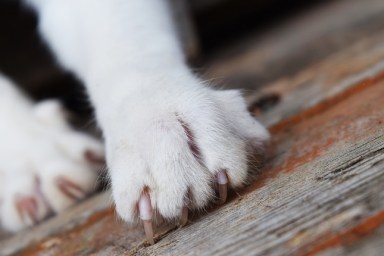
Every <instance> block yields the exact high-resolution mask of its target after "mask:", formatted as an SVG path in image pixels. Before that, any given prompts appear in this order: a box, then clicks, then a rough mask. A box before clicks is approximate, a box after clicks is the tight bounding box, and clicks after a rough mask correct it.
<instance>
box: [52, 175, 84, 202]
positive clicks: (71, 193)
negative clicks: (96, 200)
mask: <svg viewBox="0 0 384 256" xmlns="http://www.w3.org/2000/svg"><path fill="white" fill-rule="evenodd" d="M56 185H57V186H58V188H59V189H60V190H61V192H62V193H63V194H64V195H66V196H67V197H69V198H71V199H73V200H76V201H77V200H80V199H83V198H84V197H85V196H86V192H85V191H84V190H83V189H82V188H81V187H80V186H79V185H77V184H76V183H74V182H73V181H70V180H69V179H67V178H64V177H61V176H59V177H57V179H56Z"/></svg>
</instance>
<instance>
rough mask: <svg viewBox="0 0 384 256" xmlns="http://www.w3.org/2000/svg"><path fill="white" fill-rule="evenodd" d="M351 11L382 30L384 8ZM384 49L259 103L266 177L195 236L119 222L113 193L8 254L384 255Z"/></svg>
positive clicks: (198, 227) (284, 81)
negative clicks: (266, 138)
mask: <svg viewBox="0 0 384 256" xmlns="http://www.w3.org/2000/svg"><path fill="white" fill-rule="evenodd" d="M346 2H347V1H340V2H339V3H344V4H345V3H346ZM349 2H350V3H354V4H357V5H358V6H360V7H361V9H360V10H361V13H363V14H364V11H365V15H366V17H368V18H366V19H365V20H366V23H364V22H362V23H363V24H365V25H364V26H365V27H366V26H368V25H367V24H368V23H369V22H373V24H376V28H378V27H380V26H379V25H378V24H377V21H380V19H381V18H380V17H378V15H377V13H379V12H380V11H381V12H382V13H384V12H383V9H380V8H379V7H380V6H381V3H380V2H379V1H371V0H369V1H367V2H371V3H372V6H373V7H375V8H376V10H377V13H376V12H374V9H370V8H371V7H368V5H369V4H368V3H367V2H364V3H366V5H367V6H365V5H364V6H365V7H364V6H362V5H360V4H359V3H358V2H357V1H349ZM374 4H376V5H374ZM373 7H372V8H373ZM346 8H347V7H346ZM348 8H352V7H348ZM367 10H369V12H368V11H367ZM367 13H368V14H367ZM363 14H361V15H362V16H363ZM370 15H372V16H370ZM362 16H359V19H360V21H362V20H364V19H363V17H362ZM326 17H327V18H328V19H330V20H332V19H335V17H333V16H332V15H328V16H326ZM332 17H333V18H332ZM369 17H371V18H369ZM372 17H373V18H372ZM383 17H384V16H383ZM352 20H353V19H352ZM352 24H354V23H352ZM383 24H384V23H383ZM383 24H381V25H383ZM309 25H310V24H309ZM351 26H352V25H351ZM345 27H347V25H345V26H342V27H341V28H345ZM339 29H340V27H339ZM337 31H338V30H337V26H336V28H335V32H333V33H332V35H334V34H335V33H336V34H337ZM362 31H363V30H362ZM340 33H341V31H340ZM323 36H324V35H323ZM383 38H384V36H381V35H380V34H377V35H371V36H369V37H367V38H361V40H356V42H354V43H353V44H348V46H346V47H344V49H343V50H340V49H338V50H337V51H336V53H334V54H331V55H328V56H327V57H324V56H323V57H322V58H319V61H318V62H317V63H314V64H313V65H310V66H308V67H305V68H303V67H302V68H300V70H301V71H299V72H298V73H297V74H295V75H291V74H290V73H288V74H287V76H286V77H283V78H281V79H279V80H277V81H275V82H272V83H270V84H269V85H267V86H263V88H261V89H260V90H259V91H258V92H257V93H258V94H253V93H249V94H248V100H249V103H250V107H252V108H253V110H254V111H255V113H256V114H257V115H258V117H259V118H260V119H261V120H263V122H265V123H266V124H268V126H269V129H270V131H271V133H272V135H273V141H272V145H271V152H270V153H269V157H268V159H267V161H266V164H265V166H264V168H263V169H262V170H259V171H257V172H255V173H254V175H255V176H256V177H255V180H254V181H253V182H251V183H250V185H249V186H248V187H247V188H245V189H244V190H241V191H237V193H233V194H232V195H231V197H230V200H229V201H228V202H227V203H226V204H225V205H223V206H221V207H215V208H212V209H209V210H208V212H207V213H205V214H202V215H197V214H195V216H194V217H193V218H192V219H191V220H190V223H189V224H188V225H187V226H186V227H184V228H182V229H175V228H174V226H172V225H162V227H161V228H160V229H158V236H157V243H156V244H155V245H154V246H148V245H147V244H146V243H145V242H144V234H143V231H142V229H141V227H140V226H138V227H132V226H128V225H126V224H124V223H122V222H121V221H119V220H117V218H116V216H115V214H114V210H113V208H112V207H110V197H109V195H108V194H103V195H99V196H96V197H94V198H92V199H91V200H87V201H85V202H84V203H82V204H80V205H79V206H76V207H74V208H73V209H70V210H69V211H67V212H66V213H64V214H62V215H60V216H58V217H55V218H53V219H51V220H49V221H47V222H45V223H42V224H41V225H40V226H38V227H36V228H33V229H31V230H29V231H26V232H24V233H20V234H18V235H17V236H14V237H12V238H9V239H7V240H3V241H0V255H8V254H12V253H16V252H18V253H17V254H18V255H91V254H92V255H134V254H137V255H232V254H233V255H320V254H321V255H383V251H384V247H383V246H384V245H383V243H382V241H384V191H383V184H384V125H383V123H384V100H383V99H384V66H383V64H382V61H383V60H384V47H383V46H384V40H382V39H383ZM322 39H324V37H322ZM325 39H326V38H325ZM344 44H345V42H344ZM254 50H255V49H253V48H251V49H250V54H249V55H250V56H251V55H252V54H251V53H252V52H253V51H254ZM243 56H247V54H245V53H244V55H243ZM286 58H287V60H285V61H286V63H288V59H289V58H292V56H290V57H289V56H288V57H287V56H286ZM272 59H273V58H272ZM320 60H321V61H320ZM230 63H232V65H233V70H235V69H236V66H237V65H238V63H239V62H238V61H237V60H232V62H226V63H225V65H224V66H226V67H228V66H230ZM261 65H266V64H265V63H264V64H263V63H261ZM239 70H240V69H239ZM231 72H232V71H230V70H229V71H228V74H229V75H232V74H234V73H236V72H235V71H233V72H234V73H231ZM250 72H251V71H250ZM252 72H256V71H255V70H253V71H252ZM266 72H267V71H266ZM212 74H213V73H212ZM238 74H240V75H241V74H244V73H241V72H239V73H238ZM212 76H214V75H212ZM271 95H272V96H273V95H275V96H276V95H277V100H276V97H275V98H273V97H271ZM268 97H269V98H268ZM263 98H264V101H263ZM271 98H272V99H274V100H272V101H273V102H272V103H273V104H271V103H270V102H268V99H271ZM265 99H266V100H265ZM255 102H258V104H255Z"/></svg>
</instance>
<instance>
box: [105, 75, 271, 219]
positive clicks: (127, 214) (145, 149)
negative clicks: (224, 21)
mask: <svg viewBox="0 0 384 256" xmlns="http://www.w3.org/2000/svg"><path fill="white" fill-rule="evenodd" d="M181 83H182V84H183V85H180V84H181ZM168 85H169V86H168ZM106 105H109V106H108V107H106V106H105V105H104V106H103V108H104V109H103V111H100V112H99V117H100V119H101V120H103V122H102V124H103V125H102V126H103V129H104V135H105V139H106V150H107V162H108V166H109V171H110V176H111V181H112V192H113V198H114V201H115V204H116V210H117V212H118V214H119V215H120V216H121V217H122V219H124V220H125V221H127V222H133V221H135V220H136V219H137V218H138V217H139V216H140V217H141V219H143V220H150V219H151V218H152V217H153V214H155V213H157V214H160V215H161V216H162V217H164V218H166V219H177V218H180V216H182V217H181V218H182V220H181V222H182V223H185V221H186V220H185V214H186V208H189V209H196V208H197V209H199V208H200V209H201V208H203V207H205V206H207V204H208V203H209V202H211V201H212V200H214V199H217V195H216V191H215V190H220V193H219V194H220V195H219V197H221V200H222V201H224V200H225V197H226V186H227V185H228V186H230V187H233V188H236V187H239V186H242V185H244V183H245V182H246V181H247V177H248V160H249V159H248V153H249V146H252V147H253V148H255V149H258V150H264V148H265V147H266V145H267V143H268V141H269V133H268V131H267V130H266V129H265V128H264V127H263V126H262V125H261V124H260V123H259V122H257V121H256V120H255V119H254V118H253V117H251V115H250V114H249V113H248V111H247V108H246V104H245V102H244V99H243V98H242V96H241V95H240V93H239V92H238V91H214V90H212V89H208V88H205V87H203V86H201V85H200V82H198V81H195V80H193V81H192V82H191V85H190V86H189V85H188V84H187V83H186V82H185V81H184V80H183V81H176V82H174V83H170V82H168V84H167V87H164V88H162V87H161V86H159V87H158V86H153V87H151V88H148V90H147V89H145V87H143V88H141V89H140V90H139V91H138V92H137V93H134V94H131V95H128V96H126V97H121V98H120V100H116V101H115V102H113V103H106ZM117 109H118V110H119V111H115V110H117ZM215 188H216V189H215Z"/></svg>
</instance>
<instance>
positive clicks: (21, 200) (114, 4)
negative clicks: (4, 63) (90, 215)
mask: <svg viewBox="0 0 384 256" xmlns="http://www.w3.org/2000/svg"><path fill="white" fill-rule="evenodd" d="M26 2H27V3H26V4H27V5H29V6H30V7H31V8H33V9H34V10H35V11H36V12H37V14H38V17H39V30H40V33H41V35H42V37H43V39H44V40H45V42H46V43H47V44H48V45H49V46H50V48H51V49H52V51H53V52H54V54H55V56H56V58H57V61H58V62H59V63H60V64H61V65H62V66H63V67H64V68H66V69H67V70H69V71H71V72H73V73H74V74H75V75H76V76H77V77H78V78H79V79H80V80H81V81H83V82H84V84H85V86H86V88H87V92H88V95H89V98H90V100H91V102H92V104H93V106H94V108H95V116H96V119H97V122H98V125H99V127H100V128H101V130H102V132H103V141H104V142H103V145H102V144H101V143H100V142H98V141H97V140H96V139H94V138H92V137H90V136H88V135H86V134H83V133H79V132H76V131H74V130H72V129H71V128H70V126H69V125H68V124H67V123H66V120H65V116H64V113H63V110H62V108H61V107H60V105H59V103H58V102H55V101H52V100H48V101H44V102H40V103H36V104H34V103H32V102H31V101H30V100H29V99H27V97H26V96H24V95H22V93H21V92H20V91H18V90H17V89H16V87H15V85H14V84H13V83H12V82H11V81H9V80H8V79H7V78H5V77H4V76H2V77H1V79H0V90H1V93H0V120H2V121H1V123H0V141H1V145H0V158H1V159H0V186H1V189H0V220H1V225H2V227H3V228H5V229H7V230H11V231H17V230H21V229H23V228H25V227H28V226H31V225H34V224H35V223H37V222H39V221H40V220H42V219H44V218H45V217H46V216H48V215H49V214H51V213H52V212H55V213H57V212H60V211H61V210H63V209H65V208H67V207H68V206H70V205H72V204H74V203H75V202H76V201H78V200H80V199H82V198H84V197H85V196H86V195H87V194H88V193H90V192H91V191H92V190H93V189H94V187H95V185H94V184H95V182H96V179H97V174H96V171H95V170H94V169H95V168H96V167H95V163H94V161H89V160H90V159H91V160H92V158H95V157H96V159H97V158H101V157H102V156H103V155H104V151H105V156H106V162H107V166H108V172H109V177H110V182H111V190H112V195H113V200H114V203H115V206H116V211H117V214H118V215H119V216H120V217H121V218H122V219H123V220H124V221H126V222H134V221H136V220H137V219H138V218H140V219H141V220H143V222H144V226H145V230H146V234H147V237H148V239H149V240H150V241H151V242H153V231H152V224H151V220H152V218H153V214H154V212H155V211H156V212H157V213H158V214H160V215H161V216H162V217H164V218H165V219H175V218H176V219H177V218H180V219H181V223H185V221H186V219H187V215H186V214H187V212H188V211H187V210H186V209H187V208H191V209H196V208H197V209H198V208H203V207H205V206H207V204H209V203H210V202H212V200H213V199H214V198H215V187H218V190H219V198H220V201H221V202H224V201H225V199H226V190H227V186H230V187H233V188H236V187H239V186H242V185H243V184H245V182H246V180H247V177H248V167H247V161H248V159H247V158H248V157H247V152H248V149H249V147H250V146H251V147H253V148H256V149H258V150H263V149H264V148H265V147H266V145H267V144H268V141H269V138H270V135H269V133H268V131H267V130H266V129H265V128H264V127H263V126H262V125H261V124H260V123H259V122H258V121H257V120H256V119H254V118H253V117H252V116H251V115H250V114H249V113H248V111H247V107H246V104H245V101H244V99H243V97H242V95H241V93H240V92H239V91H236V90H227V91H217V90H214V89H212V88H210V87H209V86H208V85H207V84H206V83H205V82H204V81H202V80H201V79H199V78H198V77H197V76H196V75H195V74H193V73H192V72H191V70H190V69H189V68H188V66H187V64H186V62H185V59H184V55H183V51H182V47H181V45H180V42H179V40H178V37H177V35H176V32H175V28H174V23H173V21H172V17H171V15H170V9H169V6H168V3H167V1H165V0H128V1H127V0H125V1H124V0H26ZM90 154H91V156H93V157H90ZM215 184H218V185H215Z"/></svg>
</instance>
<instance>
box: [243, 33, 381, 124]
mask: <svg viewBox="0 0 384 256" xmlns="http://www.w3.org/2000/svg"><path fill="white" fill-rule="evenodd" d="M382 42H384V34H379V35H378V36H377V37H371V38H368V39H362V40H360V41H359V42H357V43H356V44H354V45H352V46H350V47H348V48H346V49H344V51H341V52H339V53H337V54H334V55H332V56H330V57H328V58H327V59H325V60H323V61H321V62H319V63H317V64H316V65H313V66H309V67H308V68H306V69H303V70H302V71H300V72H298V73H297V74H296V75H294V76H292V77H288V78H282V79H279V80H277V81H275V82H273V83H271V84H269V85H267V86H265V87H263V88H261V89H260V90H257V91H256V92H253V91H248V93H247V101H248V104H249V106H250V109H251V111H253V112H254V113H255V115H258V116H259V119H260V120H261V121H262V122H263V123H264V124H266V125H269V126H270V125H274V124H276V123H278V122H279V121H281V120H282V119H286V118H288V117H290V116H292V115H295V114H297V113H299V112H301V111H303V110H305V109H308V108H309V107H312V106H314V105H316V104H319V103H320V102H321V101H324V100H325V99H328V98H331V97H334V96H335V95H337V94H339V93H340V92H342V91H343V90H347V89H348V88H350V87H351V86H353V85H355V84H356V83H358V82H360V81H363V80H365V79H369V78H372V77H374V76H376V75H377V74H378V73H380V72H382V71H383V70H384V46H383V43H382ZM270 98H274V99H276V100H275V102H272V104H271V103H268V99H270ZM263 102H266V103H263ZM263 104H264V105H265V104H269V105H268V106H266V107H263ZM261 112H262V115H260V114H261Z"/></svg>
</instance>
